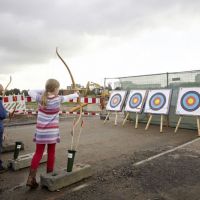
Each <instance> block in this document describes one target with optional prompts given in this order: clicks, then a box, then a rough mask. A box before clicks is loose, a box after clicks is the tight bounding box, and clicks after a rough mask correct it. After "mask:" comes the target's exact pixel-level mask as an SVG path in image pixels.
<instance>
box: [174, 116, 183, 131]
mask: <svg viewBox="0 0 200 200" xmlns="http://www.w3.org/2000/svg"><path fill="white" fill-rule="evenodd" d="M181 120H182V116H180V117H179V120H178V123H177V125H176V129H175V131H174V132H175V133H176V132H177V131H178V128H179V126H180V123H181Z"/></svg>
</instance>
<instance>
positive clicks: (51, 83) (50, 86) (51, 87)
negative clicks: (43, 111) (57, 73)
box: [41, 79, 60, 107]
mask: <svg viewBox="0 0 200 200" xmlns="http://www.w3.org/2000/svg"><path fill="white" fill-rule="evenodd" d="M59 87H60V83H59V82H58V81H57V80H56V79H48V80H47V82H46V85H45V92H44V93H43V95H42V98H41V105H42V106H44V107H46V106H47V98H48V92H54V91H55V89H57V88H59Z"/></svg>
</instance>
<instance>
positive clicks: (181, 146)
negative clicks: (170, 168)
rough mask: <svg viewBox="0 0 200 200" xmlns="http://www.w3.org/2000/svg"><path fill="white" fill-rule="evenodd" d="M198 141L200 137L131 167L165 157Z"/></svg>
mask: <svg viewBox="0 0 200 200" xmlns="http://www.w3.org/2000/svg"><path fill="white" fill-rule="evenodd" d="M199 140H200V137H199V138H196V139H194V140H191V141H189V142H186V143H184V144H182V145H179V146H177V147H175V148H173V149H170V150H167V151H164V152H162V153H159V154H157V155H154V156H151V157H149V158H147V159H145V160H141V161H139V162H136V163H134V164H133V166H134V167H135V166H139V165H142V164H144V163H146V162H149V161H151V160H154V159H156V158H159V157H161V156H163V155H166V154H168V153H171V152H173V151H176V150H177V149H181V148H183V147H185V146H187V145H189V144H192V143H194V142H197V141H199Z"/></svg>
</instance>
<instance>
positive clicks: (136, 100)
mask: <svg viewBox="0 0 200 200" xmlns="http://www.w3.org/2000/svg"><path fill="white" fill-rule="evenodd" d="M146 97H147V90H131V91H130V93H129V95H128V99H127V101H126V106H125V111H126V112H136V113H141V112H142V110H143V107H144V102H145V100H146Z"/></svg>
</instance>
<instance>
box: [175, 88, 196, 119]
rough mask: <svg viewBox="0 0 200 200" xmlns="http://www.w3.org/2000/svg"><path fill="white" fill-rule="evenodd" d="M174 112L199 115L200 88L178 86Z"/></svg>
mask: <svg viewBox="0 0 200 200" xmlns="http://www.w3.org/2000/svg"><path fill="white" fill-rule="evenodd" d="M176 114H178V115H197V116H198V115H200V88H180V90H179V95H178V101H177V107H176Z"/></svg>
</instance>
